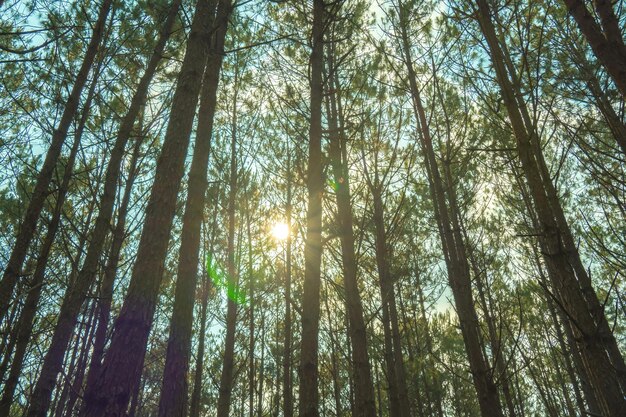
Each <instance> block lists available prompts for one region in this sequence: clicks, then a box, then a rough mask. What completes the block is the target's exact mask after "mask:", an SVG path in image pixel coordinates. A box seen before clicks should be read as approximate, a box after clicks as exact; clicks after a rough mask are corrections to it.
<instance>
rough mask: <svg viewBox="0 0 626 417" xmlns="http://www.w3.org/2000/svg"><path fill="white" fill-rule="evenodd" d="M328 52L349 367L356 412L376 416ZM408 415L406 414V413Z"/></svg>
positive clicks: (340, 127) (340, 128)
mask: <svg viewBox="0 0 626 417" xmlns="http://www.w3.org/2000/svg"><path fill="white" fill-rule="evenodd" d="M329 49H330V51H331V52H330V53H329V54H328V56H329V71H328V72H329V73H330V74H333V75H332V76H331V79H330V81H329V82H330V84H331V85H332V86H333V89H332V92H331V93H329V95H328V97H329V100H328V101H329V103H328V106H327V107H329V112H328V128H329V131H330V132H331V134H330V147H329V157H330V160H331V164H332V168H333V176H334V180H333V184H334V189H335V195H336V198H337V223H338V232H339V238H340V240H341V255H342V256H341V258H342V266H343V281H344V289H345V296H346V306H347V310H348V319H349V321H350V326H349V329H350V331H349V335H350V342H351V344H352V358H351V359H352V367H353V369H352V371H353V375H354V395H355V416H357V417H375V416H376V404H375V400H376V397H375V396H374V386H373V384H372V375H371V369H370V363H369V357H368V352H367V333H366V330H367V329H366V327H365V320H364V318H363V306H362V304H361V296H360V294H359V287H358V281H357V265H356V253H355V249H354V230H353V225H352V204H351V202H350V185H349V183H350V181H349V173H348V170H347V168H346V163H347V162H346V161H343V160H342V159H343V158H342V147H344V146H345V139H344V138H343V129H344V128H345V126H344V125H343V118H342V115H341V113H340V111H341V107H340V106H341V103H340V100H341V98H340V96H339V94H338V93H337V91H339V85H338V82H337V80H336V78H335V75H336V71H337V68H335V66H334V57H333V56H332V54H333V53H334V46H331V48H329ZM407 417H408V416H407Z"/></svg>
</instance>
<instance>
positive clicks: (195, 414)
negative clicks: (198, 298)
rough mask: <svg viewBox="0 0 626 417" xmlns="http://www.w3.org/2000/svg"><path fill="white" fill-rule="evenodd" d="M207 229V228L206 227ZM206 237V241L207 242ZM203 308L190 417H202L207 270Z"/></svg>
mask: <svg viewBox="0 0 626 417" xmlns="http://www.w3.org/2000/svg"><path fill="white" fill-rule="evenodd" d="M214 207H215V208H216V209H217V207H218V204H215V205H214ZM216 223H217V213H215V215H214V217H213V223H212V226H211V230H210V232H209V234H210V236H211V237H210V243H209V250H208V252H206V247H205V254H204V260H205V262H206V261H207V259H208V255H209V254H211V253H213V245H214V243H215V236H216V234H217V233H216V230H217V225H216ZM205 227H206V226H205ZM205 231H206V229H205ZM206 240H207V239H206V237H205V239H204V241H205V242H206ZM202 280H203V282H202V308H201V313H200V333H199V334H198V340H199V342H198V354H197V357H196V372H195V374H194V381H193V392H192V393H191V400H190V403H191V404H190V406H189V417H200V413H201V411H202V410H201V407H200V397H201V395H202V376H203V373H204V351H205V341H206V328H207V313H208V305H209V292H210V290H211V284H210V281H209V277H208V274H207V270H206V268H203V270H202Z"/></svg>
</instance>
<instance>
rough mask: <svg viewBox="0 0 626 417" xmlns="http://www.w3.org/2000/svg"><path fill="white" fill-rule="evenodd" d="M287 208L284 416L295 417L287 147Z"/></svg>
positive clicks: (289, 162)
mask: <svg viewBox="0 0 626 417" xmlns="http://www.w3.org/2000/svg"><path fill="white" fill-rule="evenodd" d="M287 158H288V159H287V210H286V221H287V226H288V227H289V233H288V235H287V241H286V242H285V245H286V249H285V334H284V346H283V416H284V417H293V391H292V388H291V386H292V373H291V344H292V342H291V332H292V328H291V327H292V326H291V239H292V234H293V226H292V224H291V199H292V196H291V193H292V191H291V188H292V177H291V152H290V150H289V148H287Z"/></svg>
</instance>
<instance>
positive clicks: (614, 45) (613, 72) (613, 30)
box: [564, 0, 626, 96]
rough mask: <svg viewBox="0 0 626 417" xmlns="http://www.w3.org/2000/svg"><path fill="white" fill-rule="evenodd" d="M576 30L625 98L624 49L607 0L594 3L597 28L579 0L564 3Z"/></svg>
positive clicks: (616, 21)
mask: <svg viewBox="0 0 626 417" xmlns="http://www.w3.org/2000/svg"><path fill="white" fill-rule="evenodd" d="M564 3H565V5H566V6H567V10H568V11H569V13H570V14H571V15H572V17H573V18H574V20H575V21H576V23H577V24H578V28H579V29H580V31H581V32H582V34H583V35H584V36H585V38H586V39H587V42H589V46H591V49H592V50H593V53H594V54H595V56H596V58H598V61H600V63H601V64H602V65H603V66H604V68H605V69H606V71H607V72H608V73H609V75H610V76H611V78H612V79H613V81H614V82H615V85H616V86H617V88H618V90H619V91H620V92H621V94H622V96H626V46H624V40H623V39H622V33H621V30H620V27H619V22H618V20H617V16H616V15H615V13H614V11H613V5H612V2H611V1H610V0H597V1H594V3H595V5H596V12H597V13H598V16H599V17H600V23H601V24H600V25H599V24H598V23H597V22H596V20H595V18H594V16H593V15H592V14H591V13H590V12H589V10H588V9H587V6H586V4H585V2H584V1H582V0H564Z"/></svg>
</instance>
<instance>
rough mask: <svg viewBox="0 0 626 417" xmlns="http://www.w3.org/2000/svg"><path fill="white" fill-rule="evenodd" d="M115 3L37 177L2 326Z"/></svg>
mask: <svg viewBox="0 0 626 417" xmlns="http://www.w3.org/2000/svg"><path fill="white" fill-rule="evenodd" d="M112 3H113V0H103V1H102V5H101V6H100V11H99V13H98V19H97V21H96V25H95V26H94V28H93V33H92V35H91V39H90V40H89V44H88V45H87V50H86V51H85V56H84V57H83V62H82V64H81V66H80V69H79V70H78V74H77V75H76V81H74V85H73V86H72V91H71V92H70V95H69V97H68V98H67V101H66V103H65V107H64V109H63V115H62V116H61V120H60V122H59V125H58V126H57V128H56V129H55V130H54V133H53V134H52V142H51V143H50V147H49V148H48V152H47V153H46V158H45V160H44V163H43V166H42V167H41V170H40V171H39V174H38V175H37V182H36V183H35V189H34V190H33V194H32V195H31V197H30V202H29V203H28V207H27V208H26V214H25V215H24V219H23V221H22V223H21V225H20V228H19V231H18V235H17V238H16V240H15V244H14V246H13V250H12V251H11V256H10V257H9V261H8V262H7V266H6V268H5V270H4V274H3V275H2V280H0V323H2V321H3V319H4V316H5V315H6V313H7V311H8V310H9V303H10V301H11V296H12V295H13V291H14V290H15V285H16V284H17V281H18V279H19V277H20V274H21V270H22V265H23V264H24V260H25V259H26V254H27V253H28V247H29V246H30V243H31V241H32V239H33V236H34V235H35V229H36V228H37V222H38V220H39V215H40V214H41V210H42V209H43V205H44V202H45V200H46V197H47V196H48V186H49V185H50V180H51V179H52V172H53V171H54V167H55V166H56V165H57V161H58V159H59V155H60V154H61V149H62V148H63V143H64V142H65V139H66V138H67V132H68V130H69V127H70V125H71V124H72V120H74V117H75V116H76V112H77V110H78V103H79V101H80V96H81V93H82V91H83V88H84V87H85V84H86V83H87V77H88V76H89V72H90V70H91V67H92V66H93V63H94V60H95V58H96V53H97V52H98V47H99V45H100V42H101V41H102V38H103V34H104V28H105V26H106V20H107V17H108V15H109V12H110V10H111V4H112ZM0 7H1V5H0Z"/></svg>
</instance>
